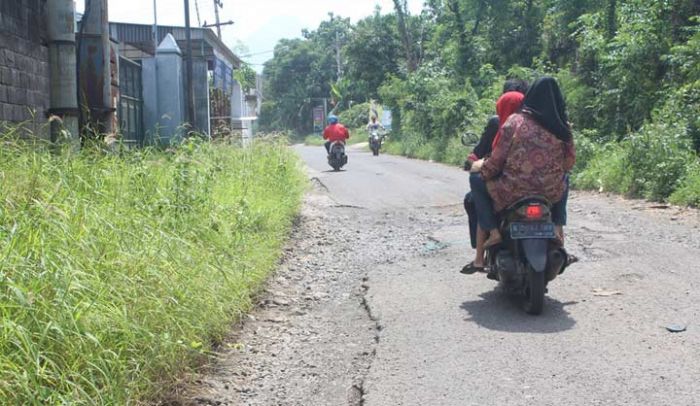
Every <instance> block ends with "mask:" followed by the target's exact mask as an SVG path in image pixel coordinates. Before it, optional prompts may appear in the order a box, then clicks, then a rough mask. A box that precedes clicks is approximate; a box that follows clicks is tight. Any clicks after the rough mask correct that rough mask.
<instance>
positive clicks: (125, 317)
mask: <svg viewBox="0 0 700 406" xmlns="http://www.w3.org/2000/svg"><path fill="white" fill-rule="evenodd" d="M0 142H2V145H0V404H8V405H47V404H50V405H58V404H71V405H99V404H103V405H123V404H134V403H140V402H147V401H153V400H155V399H161V398H163V397H164V396H167V394H169V393H171V391H172V390H173V385H174V384H175V380H176V379H179V378H181V377H182V376H184V374H185V373H186V372H187V371H190V370H192V369H193V368H196V367H197V366H198V365H201V362H202V361H203V360H204V358H205V354H207V351H208V350H209V349H211V347H212V345H213V344H214V343H216V342H217V341H219V340H220V339H221V338H222V337H223V335H224V334H225V333H226V332H227V330H229V328H230V325H231V322H232V321H234V320H236V319H237V318H239V317H240V316H241V315H242V314H243V313H244V312H245V311H246V310H247V309H249V308H250V306H251V300H252V299H251V296H252V295H254V294H255V292H256V290H257V289H259V287H260V285H261V283H262V282H263V281H264V280H265V278H266V276H267V275H268V273H269V272H270V271H271V270H272V269H274V267H275V265H276V262H277V261H278V258H279V255H280V249H281V245H282V244H283V240H284V239H285V237H286V235H287V234H288V231H289V230H290V227H291V224H292V220H293V217H294V216H295V213H296V212H297V210H298V207H299V203H300V197H301V194H302V189H303V177H302V175H301V171H300V170H299V164H298V162H297V159H296V158H295V157H294V156H292V155H290V153H289V152H288V149H287V148H286V146H285V145H284V144H283V143H282V142H257V143H255V144H254V145H252V146H251V147H249V148H245V149H242V148H236V147H232V146H226V145H212V144H206V143H199V142H196V141H192V142H187V143H185V144H184V145H182V146H181V147H179V148H178V149H176V150H170V151H156V150H142V151H127V152H122V153H118V154H107V153H103V152H100V151H98V150H84V151H82V152H80V153H79V154H73V155H70V154H56V153H55V151H53V152H52V151H49V150H48V149H47V148H40V147H39V148H37V147H28V146H26V145H22V144H21V143H18V142H14V141H8V140H0Z"/></svg>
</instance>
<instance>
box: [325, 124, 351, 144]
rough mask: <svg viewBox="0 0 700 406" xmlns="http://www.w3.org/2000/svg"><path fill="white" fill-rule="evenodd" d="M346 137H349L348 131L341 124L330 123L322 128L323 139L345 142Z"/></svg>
mask: <svg viewBox="0 0 700 406" xmlns="http://www.w3.org/2000/svg"><path fill="white" fill-rule="evenodd" d="M348 138H350V132H349V131H348V129H347V128H345V126H344V125H342V124H331V125H329V126H328V127H326V129H325V130H323V139H325V140H328V141H330V142H335V141H343V142H345V140H347V139H348Z"/></svg>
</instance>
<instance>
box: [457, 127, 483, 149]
mask: <svg viewBox="0 0 700 406" xmlns="http://www.w3.org/2000/svg"><path fill="white" fill-rule="evenodd" d="M461 141H462V145H464V146H465V147H469V146H472V145H476V144H477V143H478V142H479V136H478V135H477V134H475V133H473V132H471V131H468V132H465V133H464V134H462V138H461Z"/></svg>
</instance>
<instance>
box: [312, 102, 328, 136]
mask: <svg viewBox="0 0 700 406" xmlns="http://www.w3.org/2000/svg"><path fill="white" fill-rule="evenodd" d="M313 117H314V132H316V133H321V132H323V124H324V123H325V122H326V117H325V114H324V110H323V106H318V107H314V110H313Z"/></svg>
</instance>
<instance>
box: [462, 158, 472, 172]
mask: <svg viewBox="0 0 700 406" xmlns="http://www.w3.org/2000/svg"><path fill="white" fill-rule="evenodd" d="M473 163H474V161H472V160H471V159H467V160H466V161H464V170H465V171H469V170H470V169H471V168H472V164H473Z"/></svg>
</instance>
